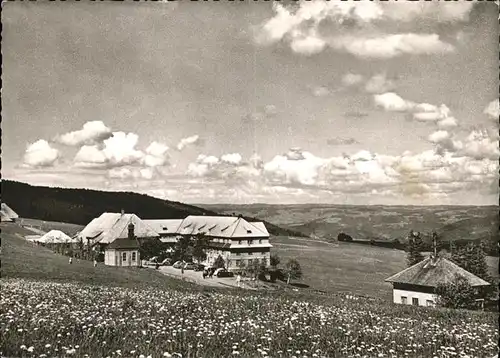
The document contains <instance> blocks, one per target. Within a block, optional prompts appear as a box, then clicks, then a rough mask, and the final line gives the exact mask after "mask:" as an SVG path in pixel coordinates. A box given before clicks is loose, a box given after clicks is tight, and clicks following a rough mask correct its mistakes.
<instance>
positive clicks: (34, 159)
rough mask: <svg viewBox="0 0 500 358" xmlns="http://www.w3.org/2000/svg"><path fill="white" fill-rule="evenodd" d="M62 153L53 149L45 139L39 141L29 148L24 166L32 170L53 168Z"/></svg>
mask: <svg viewBox="0 0 500 358" xmlns="http://www.w3.org/2000/svg"><path fill="white" fill-rule="evenodd" d="M59 157H60V153H59V151H58V150H57V149H55V148H52V147H51V146H50V144H49V142H47V141H46V140H44V139H39V140H37V141H36V142H34V143H31V144H29V145H28V146H27V148H26V152H25V153H24V163H23V164H24V166H26V167H31V168H42V167H50V166H53V165H54V164H55V163H56V161H57V159H58V158H59Z"/></svg>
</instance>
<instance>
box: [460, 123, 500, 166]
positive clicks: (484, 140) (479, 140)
mask: <svg viewBox="0 0 500 358" xmlns="http://www.w3.org/2000/svg"><path fill="white" fill-rule="evenodd" d="M463 154H464V155H466V156H469V157H472V158H474V159H491V160H498V158H499V156H500V151H499V149H498V139H496V138H495V139H493V138H491V137H490V136H489V134H488V132H487V131H486V130H473V131H472V132H471V133H470V134H469V135H468V136H467V138H466V140H465V143H464V146H463Z"/></svg>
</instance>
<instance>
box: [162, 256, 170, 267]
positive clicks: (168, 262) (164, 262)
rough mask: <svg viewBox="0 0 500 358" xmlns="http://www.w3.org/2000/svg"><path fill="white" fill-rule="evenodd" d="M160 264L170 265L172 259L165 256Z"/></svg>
mask: <svg viewBox="0 0 500 358" xmlns="http://www.w3.org/2000/svg"><path fill="white" fill-rule="evenodd" d="M160 265H162V266H171V265H172V259H170V258H166V259H165V260H163V261H162V262H161V264H160Z"/></svg>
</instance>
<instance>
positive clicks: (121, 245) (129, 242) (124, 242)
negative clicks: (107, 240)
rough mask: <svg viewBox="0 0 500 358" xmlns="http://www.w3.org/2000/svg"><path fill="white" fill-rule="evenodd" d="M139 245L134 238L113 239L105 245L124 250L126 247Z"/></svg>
mask: <svg viewBox="0 0 500 358" xmlns="http://www.w3.org/2000/svg"><path fill="white" fill-rule="evenodd" d="M139 247H140V245H139V242H138V241H137V240H136V239H118V240H115V241H113V242H112V243H111V244H109V245H108V246H107V247H106V250H107V249H117V250H120V249H122V250H126V249H139Z"/></svg>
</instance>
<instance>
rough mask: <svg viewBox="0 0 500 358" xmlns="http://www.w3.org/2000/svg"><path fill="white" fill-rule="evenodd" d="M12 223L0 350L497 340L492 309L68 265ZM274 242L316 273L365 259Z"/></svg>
mask: <svg viewBox="0 0 500 358" xmlns="http://www.w3.org/2000/svg"><path fill="white" fill-rule="evenodd" d="M1 228H2V232H1V238H2V279H1V284H2V295H1V296H0V356H6V357H89V356H92V357H94V356H96V357H139V358H146V357H184V358H187V357H206V358H212V357H214V358H215V357H216V358H219V357H248V358H253V357H257V356H260V357H287V358H288V357H290V358H291V357H302V358H304V357H370V358H371V357H391V358H395V357H440V358H441V357H443V358H444V357H463V358H465V357H480V358H481V357H487V358H489V357H491V356H492V355H493V354H494V352H495V350H496V344H497V340H498V327H497V321H496V320H497V316H496V315H495V314H491V313H484V312H470V311H460V310H457V311H453V310H445V309H434V308H425V307H411V306H399V305H393V304H391V303H389V302H387V301H384V300H374V301H373V300H366V299H363V298H355V297H346V296H345V295H328V296H312V295H309V294H308V293H307V292H305V291H301V290H299V292H293V291H292V292H289V291H282V290H280V291H278V292H248V291H241V290H217V289H202V288H200V287H197V286H194V285H192V284H189V283H186V282H183V281H179V280H175V279H172V278H169V277H166V276H163V275H161V274H159V273H157V272H156V271H154V270H146V269H142V270H141V269H127V268H113V267H105V266H103V265H99V266H98V267H97V268H94V267H93V265H92V263H91V262H86V261H79V262H78V261H76V262H74V263H73V264H72V265H69V264H68V261H67V258H66V257H64V256H60V255H58V254H55V253H53V252H51V251H49V250H47V249H44V248H41V247H38V246H33V245H31V244H30V243H29V242H26V241H25V240H23V239H21V238H20V237H19V236H17V235H21V234H22V232H21V233H19V232H18V231H22V230H24V229H22V228H16V227H15V226H13V225H4V224H2V226H1ZM278 241H279V242H281V244H280V243H279V242H278ZM305 243H307V244H309V242H305ZM274 244H275V245H276V246H275V247H277V249H278V251H279V252H280V254H281V255H282V256H284V257H286V253H287V252H288V253H289V254H290V255H292V256H295V255H294V253H295V251H293V250H298V249H300V250H301V252H303V253H304V255H306V256H303V257H302V258H301V261H302V265H303V266H304V271H305V273H306V275H308V276H306V279H305V280H304V281H305V282H308V283H310V284H313V282H312V281H311V278H310V276H309V275H310V273H311V272H312V271H311V270H312V269H311V268H310V265H312V263H310V262H308V261H306V259H305V258H306V257H308V258H310V259H311V260H312V258H313V257H315V256H318V257H321V260H326V259H327V258H328V257H329V258H330V260H331V261H333V262H335V260H336V259H337V260H338V261H337V262H338V264H340V263H341V262H342V264H343V265H344V266H345V265H347V262H350V260H351V259H353V258H354V256H352V254H349V247H348V246H345V247H344V246H339V247H333V246H331V245H327V244H324V245H323V246H321V245H319V244H322V243H318V242H316V243H314V244H315V245H314V246H312V247H311V246H309V247H308V246H307V245H306V247H300V245H303V244H304V241H302V242H301V241H300V240H294V239H286V238H280V239H277V240H276V242H275V243H274ZM291 245H299V246H291ZM330 246H331V247H330ZM292 248H293V249H292ZM339 248H340V249H339ZM335 249H337V250H335ZM370 249H373V248H370ZM351 250H352V249H351ZM375 250H382V251H380V253H377V254H371V255H372V256H373V259H375V257H378V258H381V257H382V252H387V250H384V249H375ZM355 252H356V253H359V251H355ZM340 257H345V259H344V260H345V261H340V259H339V258H340ZM368 257H371V256H368ZM325 262H326V261H325ZM358 265H359V262H358ZM380 265H383V263H380ZM355 266H356V265H355V264H354V263H352V264H351V266H349V267H351V268H353V271H352V273H353V275H354V274H355V276H352V277H353V279H354V277H357V278H358V279H359V278H360V277H362V276H363V275H366V273H367V272H369V271H370V270H371V266H370V264H369V263H368V264H367V266H366V269H365V271H366V273H365V272H363V271H359V270H361V267H362V266H364V265H359V266H357V267H358V269H359V270H358V271H355V270H354V267H355ZM311 267H313V265H312V266H311ZM333 267H334V266H330V270H331V269H332V268H333ZM344 270H345V269H344ZM323 274H324V275H330V273H329V271H325V272H324V273H323ZM337 275H338V277H337V276H335V277H336V278H335V279H333V280H332V282H335V281H337V280H339V277H340V275H341V274H340V273H338V274H337ZM368 279H369V278H368V276H367V278H366V280H368ZM373 279H375V278H373ZM317 282H319V280H318V281H317ZM366 282H368V281H365V283H366ZM356 285H357V284H356ZM334 287H335V286H334ZM359 287H361V286H359ZM372 290H373V292H377V290H376V288H372Z"/></svg>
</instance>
